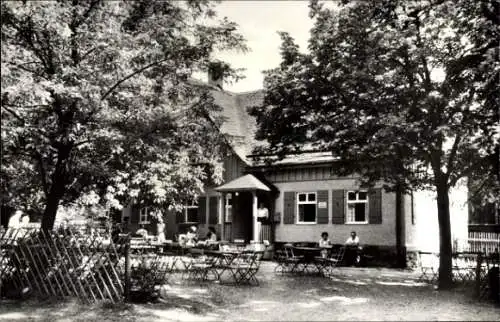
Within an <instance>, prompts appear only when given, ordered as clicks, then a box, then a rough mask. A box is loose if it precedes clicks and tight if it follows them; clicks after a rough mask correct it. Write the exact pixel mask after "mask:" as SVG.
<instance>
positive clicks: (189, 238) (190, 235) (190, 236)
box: [186, 226, 198, 247]
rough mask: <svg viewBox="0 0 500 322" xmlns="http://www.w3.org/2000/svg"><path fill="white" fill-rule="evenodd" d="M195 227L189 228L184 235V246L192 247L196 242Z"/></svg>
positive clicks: (196, 233)
mask: <svg viewBox="0 0 500 322" xmlns="http://www.w3.org/2000/svg"><path fill="white" fill-rule="evenodd" d="M197 230H198V229H197V228H196V226H191V227H189V230H188V232H187V233H186V246H188V247H194V246H196V243H197V242H198V232H197Z"/></svg>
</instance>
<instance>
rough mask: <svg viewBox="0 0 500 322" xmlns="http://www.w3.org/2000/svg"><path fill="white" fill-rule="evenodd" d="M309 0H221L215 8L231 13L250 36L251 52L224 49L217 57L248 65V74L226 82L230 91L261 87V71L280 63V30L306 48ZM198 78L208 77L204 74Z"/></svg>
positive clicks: (235, 64) (230, 16) (241, 29)
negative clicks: (236, 80) (231, 82)
mask: <svg viewBox="0 0 500 322" xmlns="http://www.w3.org/2000/svg"><path fill="white" fill-rule="evenodd" d="M308 4H309V1H306V0H302V1H270V0H261V1H244V0H240V1H236V0H230V1H222V3H220V4H219V5H218V6H217V8H216V10H217V13H218V16H219V17H224V16H226V17H228V18H229V19H230V20H231V21H234V22H236V23H237V24H238V25H239V32H240V33H241V34H243V36H244V37H245V38H246V40H247V45H248V47H249V48H250V52H247V53H229V52H226V53H221V54H220V55H218V57H217V58H219V59H222V60H224V61H227V62H229V63H230V64H231V65H232V66H233V67H234V68H245V69H246V70H245V71H244V72H243V74H244V75H245V76H246V78H245V79H242V80H240V81H238V82H237V83H234V84H224V89H226V90H229V91H231V92H236V93H240V92H247V91H253V90H258V89H262V83H263V80H264V77H263V74H262V71H264V70H267V69H271V68H274V67H277V66H278V65H279V63H280V56H279V46H280V43H281V41H280V38H279V35H278V33H277V32H278V31H286V32H288V33H290V35H291V36H292V37H293V38H295V40H296V43H297V44H298V45H299V46H300V49H301V50H302V51H305V49H306V48H307V39H308V38H309V30H310V29H311V28H312V20H311V19H309V16H308V13H309V10H308ZM197 78H200V79H202V80H206V76H205V75H198V77H197Z"/></svg>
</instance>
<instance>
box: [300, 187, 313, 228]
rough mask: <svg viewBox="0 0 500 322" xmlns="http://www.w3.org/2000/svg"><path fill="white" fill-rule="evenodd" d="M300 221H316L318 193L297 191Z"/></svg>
mask: <svg viewBox="0 0 500 322" xmlns="http://www.w3.org/2000/svg"><path fill="white" fill-rule="evenodd" d="M297 215H298V219H297V222H298V223H316V193H315V192H299V193H297Z"/></svg>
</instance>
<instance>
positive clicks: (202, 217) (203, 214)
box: [198, 197, 207, 224]
mask: <svg viewBox="0 0 500 322" xmlns="http://www.w3.org/2000/svg"><path fill="white" fill-rule="evenodd" d="M198 222H199V223H200V224H206V223H207V198H206V197H199V198H198Z"/></svg>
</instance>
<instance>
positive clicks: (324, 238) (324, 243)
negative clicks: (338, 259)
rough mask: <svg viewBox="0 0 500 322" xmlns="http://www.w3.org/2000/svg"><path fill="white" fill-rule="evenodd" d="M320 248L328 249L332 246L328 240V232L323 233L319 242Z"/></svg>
mask: <svg viewBox="0 0 500 322" xmlns="http://www.w3.org/2000/svg"><path fill="white" fill-rule="evenodd" d="M318 244H319V247H328V246H330V245H331V242H330V239H328V233H327V232H326V231H324V232H322V233H321V239H320V240H319V242H318Z"/></svg>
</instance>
